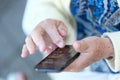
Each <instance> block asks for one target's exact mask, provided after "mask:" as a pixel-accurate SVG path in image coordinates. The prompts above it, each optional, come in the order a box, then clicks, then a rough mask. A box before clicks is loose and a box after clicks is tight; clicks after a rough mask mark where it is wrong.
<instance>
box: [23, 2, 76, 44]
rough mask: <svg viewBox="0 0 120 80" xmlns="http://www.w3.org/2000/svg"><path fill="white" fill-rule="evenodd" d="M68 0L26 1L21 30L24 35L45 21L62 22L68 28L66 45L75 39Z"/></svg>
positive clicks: (74, 29)
mask: <svg viewBox="0 0 120 80" xmlns="http://www.w3.org/2000/svg"><path fill="white" fill-rule="evenodd" d="M69 7H70V0H28V1H27V5H26V8H25V13H24V16H23V23H22V26H23V30H24V32H25V33H26V34H29V33H31V31H32V30H33V29H34V28H35V27H36V25H37V24H38V23H40V22H41V21H43V20H45V19H55V20H60V21H62V22H63V23H64V24H65V25H66V26H67V27H68V38H67V39H68V40H67V41H68V43H69V42H73V40H75V39H76V23H75V20H74V18H73V16H72V15H71V13H70V9H69Z"/></svg>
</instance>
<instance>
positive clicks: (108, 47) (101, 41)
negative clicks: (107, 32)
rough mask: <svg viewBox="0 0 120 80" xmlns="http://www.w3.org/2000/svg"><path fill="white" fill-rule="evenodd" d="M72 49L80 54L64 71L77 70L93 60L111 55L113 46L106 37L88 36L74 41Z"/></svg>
mask: <svg viewBox="0 0 120 80" xmlns="http://www.w3.org/2000/svg"><path fill="white" fill-rule="evenodd" d="M73 47H74V49H75V50H76V51H77V52H80V53H81V54H80V56H79V57H78V58H77V59H76V60H75V61H74V62H73V63H71V64H70V65H69V66H68V67H67V68H66V69H65V70H64V71H71V72H78V71H80V70H82V69H84V68H85V67H87V66H88V65H90V64H92V63H93V62H95V61H98V60H100V59H103V58H108V57H110V56H113V48H112V44H111V42H110V40H109V39H108V38H99V37H88V38H85V39H83V40H80V41H75V42H74V44H73Z"/></svg>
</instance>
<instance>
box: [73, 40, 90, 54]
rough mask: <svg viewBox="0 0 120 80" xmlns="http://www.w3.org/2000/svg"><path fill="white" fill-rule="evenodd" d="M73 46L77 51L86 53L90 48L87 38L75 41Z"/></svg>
mask: <svg viewBox="0 0 120 80" xmlns="http://www.w3.org/2000/svg"><path fill="white" fill-rule="evenodd" d="M73 47H74V49H75V50H76V51H77V52H81V53H85V52H86V51H87V49H88V47H89V46H88V44H87V42H86V40H85V39H83V40H80V41H75V42H74V43H73Z"/></svg>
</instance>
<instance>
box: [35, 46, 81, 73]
mask: <svg viewBox="0 0 120 80" xmlns="http://www.w3.org/2000/svg"><path fill="white" fill-rule="evenodd" d="M79 55H80V53H78V52H76V51H75V50H74V49H73V47H72V46H71V45H66V46H65V47H64V48H57V49H56V50H55V51H53V52H52V53H51V54H50V55H48V56H47V57H46V58H44V59H43V60H42V61H41V62H39V63H38V64H37V65H36V66H35V70H36V71H40V72H60V71H62V70H63V69H64V68H65V67H67V66H68V65H69V64H70V63H71V62H73V61H74V60H75V59H76V58H77V57H78V56H79Z"/></svg>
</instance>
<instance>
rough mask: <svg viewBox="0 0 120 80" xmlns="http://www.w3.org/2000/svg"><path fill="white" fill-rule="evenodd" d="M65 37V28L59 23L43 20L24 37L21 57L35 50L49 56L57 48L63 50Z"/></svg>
mask: <svg viewBox="0 0 120 80" xmlns="http://www.w3.org/2000/svg"><path fill="white" fill-rule="evenodd" d="M66 36H67V28H66V26H65V25H64V24H63V23H62V22H61V21H56V20H51V19H47V20H44V21H42V22H40V23H39V24H38V25H37V26H36V28H35V29H34V30H33V31H32V32H31V34H30V35H28V36H27V37H26V39H25V44H24V46H23V49H22V55H21V56H22V57H26V56H27V55H28V54H29V53H30V54H34V53H35V51H36V49H39V50H40V51H41V52H45V53H48V54H49V53H51V52H52V51H53V50H55V49H56V48H57V47H60V48H63V47H64V46H65V42H64V39H65V38H66Z"/></svg>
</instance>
